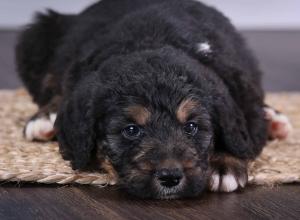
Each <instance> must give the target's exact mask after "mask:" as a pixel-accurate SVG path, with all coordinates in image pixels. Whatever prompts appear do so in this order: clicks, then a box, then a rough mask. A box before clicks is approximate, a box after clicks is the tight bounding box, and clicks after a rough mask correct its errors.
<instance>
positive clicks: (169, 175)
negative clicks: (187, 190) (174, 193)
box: [156, 169, 183, 188]
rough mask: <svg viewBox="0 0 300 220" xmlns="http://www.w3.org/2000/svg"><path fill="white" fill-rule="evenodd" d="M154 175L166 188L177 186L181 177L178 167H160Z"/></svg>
mask: <svg viewBox="0 0 300 220" xmlns="http://www.w3.org/2000/svg"><path fill="white" fill-rule="evenodd" d="M156 176H157V179H158V181H159V183H160V185H161V186H164V187H168V188H171V187H174V186H177V185H178V184H179V183H180V181H181V179H182V177H183V175H182V171H181V170H179V169H161V170H158V171H157V172H156Z"/></svg>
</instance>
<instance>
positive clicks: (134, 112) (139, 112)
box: [101, 97, 212, 198]
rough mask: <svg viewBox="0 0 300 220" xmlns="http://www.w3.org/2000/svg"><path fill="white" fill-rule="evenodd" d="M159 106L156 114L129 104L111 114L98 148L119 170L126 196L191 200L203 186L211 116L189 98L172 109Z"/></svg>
mask: <svg viewBox="0 0 300 220" xmlns="http://www.w3.org/2000/svg"><path fill="white" fill-rule="evenodd" d="M128 102H129V101H128ZM160 103H161V106H160V108H157V106H154V105H153V104H152V105H151V103H147V104H141V103H130V104H129V105H128V104H127V105H125V106H123V107H120V108H118V110H115V111H111V112H110V114H109V115H110V117H108V118H106V122H105V124H106V128H105V138H104V139H103V140H104V141H102V143H101V148H102V149H103V152H104V154H105V155H108V156H109V158H110V159H111V161H112V163H113V166H114V167H115V169H116V170H117V172H118V175H119V177H120V182H119V183H120V185H121V186H122V187H123V188H125V189H126V190H127V191H129V192H130V193H132V194H135V195H137V196H139V197H154V198H177V197H189V196H195V195H197V194H199V193H200V192H201V191H202V190H203V189H204V186H205V183H206V175H207V173H206V172H207V166H208V151H209V147H210V142H211V138H212V130H211V124H210V118H209V115H208V113H207V112H206V109H205V108H204V107H203V106H201V102H200V100H196V99H193V98H189V97H186V98H183V99H182V100H180V101H179V102H178V103H177V104H176V105H173V106H172V105H170V106H167V103H170V102H167V103H165V105H163V100H160ZM115 109H117V108H115Z"/></svg>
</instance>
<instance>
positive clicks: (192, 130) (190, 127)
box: [183, 122, 198, 135]
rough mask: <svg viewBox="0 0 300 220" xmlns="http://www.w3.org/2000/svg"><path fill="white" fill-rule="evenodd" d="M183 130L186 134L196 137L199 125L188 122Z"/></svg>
mask: <svg viewBox="0 0 300 220" xmlns="http://www.w3.org/2000/svg"><path fill="white" fill-rule="evenodd" d="M183 130H184V132H185V133H186V134H189V135H195V134H196V133H197V131H198V125H197V124H196V123H195V122H188V123H186V124H185V125H184V127H183Z"/></svg>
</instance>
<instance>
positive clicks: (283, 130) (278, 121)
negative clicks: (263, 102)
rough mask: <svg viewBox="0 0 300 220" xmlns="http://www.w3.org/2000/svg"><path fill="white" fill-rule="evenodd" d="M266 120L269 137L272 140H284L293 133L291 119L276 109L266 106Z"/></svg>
mask: <svg viewBox="0 0 300 220" xmlns="http://www.w3.org/2000/svg"><path fill="white" fill-rule="evenodd" d="M264 111H265V114H266V116H265V117H266V119H267V120H268V135H269V139H270V140H274V139H279V140H284V139H286V138H287V137H288V135H289V134H290V133H291V132H292V125H291V123H290V121H289V118H288V117H287V116H286V115H284V114H282V113H281V112H279V111H276V110H275V109H273V108H271V107H269V106H265V108H264Z"/></svg>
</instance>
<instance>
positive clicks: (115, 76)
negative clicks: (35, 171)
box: [56, 51, 248, 199]
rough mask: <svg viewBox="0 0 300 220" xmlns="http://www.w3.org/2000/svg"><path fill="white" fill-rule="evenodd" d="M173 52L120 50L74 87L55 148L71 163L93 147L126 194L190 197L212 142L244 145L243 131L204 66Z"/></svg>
mask: <svg viewBox="0 0 300 220" xmlns="http://www.w3.org/2000/svg"><path fill="white" fill-rule="evenodd" d="M172 53H173V52H172ZM172 53H171V54H170V53H166V52H165V51H159V52H158V53H155V54H154V55H153V54H151V53H150V54H149V53H147V54H146V55H144V57H143V55H141V54H139V55H138V56H136V57H128V58H126V59H124V58H123V57H122V59H117V60H114V61H113V62H109V63H108V64H106V65H104V67H102V68H101V69H100V70H99V72H100V73H101V74H92V75H91V77H88V78H87V79H85V80H80V82H79V83H78V85H77V86H75V87H74V89H73V92H72V93H71V94H70V96H69V97H66V98H65V101H64V102H63V105H62V107H61V109H60V112H59V114H58V118H57V122H56V127H57V129H58V132H57V135H58V141H59V145H60V149H61V152H62V154H63V155H64V158H65V159H68V160H71V163H72V166H73V168H74V169H82V168H85V167H87V165H88V164H89V163H90V162H91V160H92V159H93V157H94V155H96V154H97V152H98V153H100V154H101V155H103V156H105V157H107V158H109V160H110V162H111V163H112V165H113V167H114V168H115V170H116V171H117V173H118V175H119V184H120V186H122V187H123V188H124V189H126V190H127V191H128V192H130V193H131V194H134V195H137V196H139V197H148V198H149V197H151V198H160V199H163V198H178V197H190V196H196V195H198V194H199V193H200V192H202V191H203V189H204V188H205V186H206V182H207V176H208V173H207V172H208V165H209V155H210V153H211V152H212V149H213V148H215V146H214V143H215V142H218V143H219V144H221V145H223V146H224V148H225V147H226V144H227V143H231V142H232V143H233V145H231V148H228V150H229V151H232V153H233V154H234V153H236V152H235V147H234V146H235V145H239V152H238V153H245V152H246V150H245V149H246V148H247V144H245V141H244V138H248V136H247V133H246V132H247V131H246V130H245V128H244V127H245V125H244V121H243V120H240V118H239V117H240V111H239V110H238V108H237V107H236V106H235V105H234V103H233V104H232V103H231V102H232V99H230V97H229V98H228V99H227V98H226V97H227V96H226V95H225V96H224V94H226V91H221V94H218V93H216V92H215V85H216V81H214V79H212V78H209V76H211V75H212V74H211V73H210V72H209V71H208V70H207V69H206V68H204V67H201V66H199V65H197V63H196V62H193V61H191V62H190V61H189V60H185V57H180V55H178V54H174V55H172ZM162 55H163V57H160V56H162ZM180 62H183V63H184V64H180ZM189 62H190V64H189ZM174 63H175V64H174ZM187 64H189V65H190V66H189V65H187ZM193 71H195V72H193ZM158 73H159V74H158ZM199 77H203V78H202V79H201V78H199ZM200 82H201V83H202V84H199V83H200ZM197 83H198V84H197ZM219 86H220V85H219ZM221 86H222V85H221ZM219 95H220V97H219ZM225 105H226V106H225ZM215 108H218V110H216V109H215ZM228 111H229V112H228ZM232 115H234V117H237V118H238V119H239V120H237V121H236V122H235V121H233V120H231V119H232ZM217 120H218V122H216V121H217ZM216 123H218V125H216ZM233 128H234V129H233ZM239 129H240V130H241V132H240V130H239ZM220 130H222V132H220ZM233 132H234V133H233ZM222 135H225V136H226V138H222V137H221V136H222ZM231 135H232V136H233V135H235V136H236V138H235V139H233V141H231V139H230V138H229V136H231ZM230 141H231V142H230Z"/></svg>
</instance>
